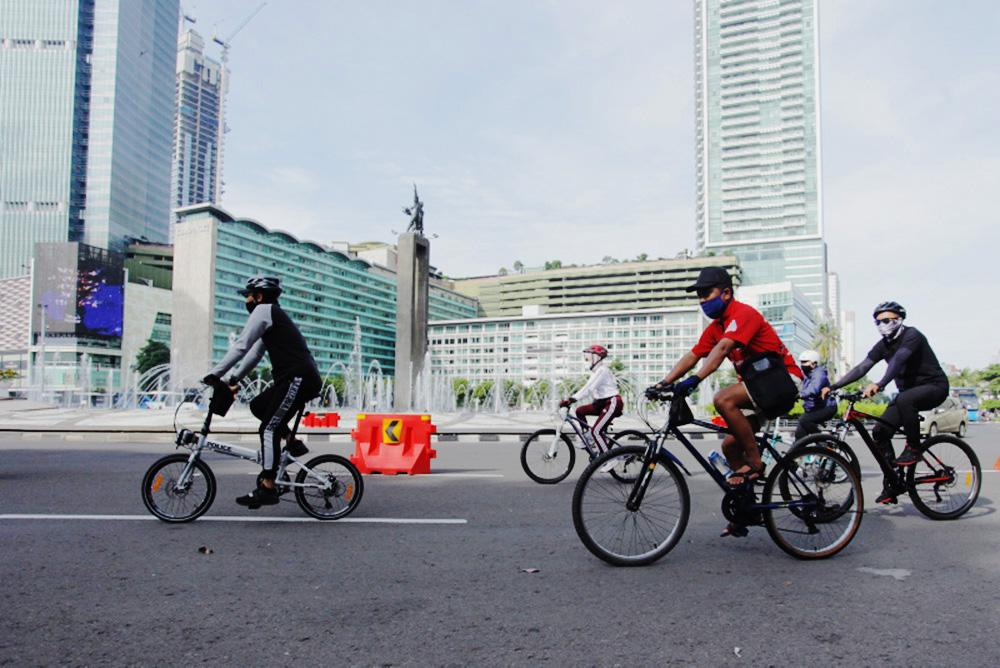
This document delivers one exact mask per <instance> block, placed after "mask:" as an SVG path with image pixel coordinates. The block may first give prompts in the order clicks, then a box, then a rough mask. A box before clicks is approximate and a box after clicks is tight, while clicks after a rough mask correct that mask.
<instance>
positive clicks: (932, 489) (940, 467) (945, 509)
mask: <svg viewBox="0 0 1000 668" xmlns="http://www.w3.org/2000/svg"><path fill="white" fill-rule="evenodd" d="M982 477H983V476H982V471H981V470H980V467H979V458H978V457H976V453H975V452H973V450H972V448H971V447H969V444H968V443H966V442H965V441H963V440H962V439H960V438H957V437H955V436H951V435H948V434H940V435H938V436H934V437H933V438H929V439H927V440H926V441H924V442H923V444H921V446H920V459H919V460H918V461H917V463H916V464H915V465H913V466H910V467H907V470H906V488H907V491H908V492H909V494H910V500H911V501H913V505H914V506H916V508H917V510H919V511H920V512H922V513H923V514H924V515H926V516H927V517H929V518H931V519H932V520H953V519H955V518H956V517H961V516H962V515H964V514H965V513H966V512H968V510H969V509H970V508H972V506H974V505H975V503H976V499H978V498H979V488H980V486H981V485H982Z"/></svg>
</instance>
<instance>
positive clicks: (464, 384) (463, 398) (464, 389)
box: [451, 378, 469, 406]
mask: <svg viewBox="0 0 1000 668" xmlns="http://www.w3.org/2000/svg"><path fill="white" fill-rule="evenodd" d="M451 389H452V391H453V392H454V393H455V404H456V405H457V406H465V404H466V402H467V401H468V399H469V381H468V380H467V379H465V378H456V379H454V380H453V381H451Z"/></svg>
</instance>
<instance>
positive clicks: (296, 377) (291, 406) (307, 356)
mask: <svg viewBox="0 0 1000 668" xmlns="http://www.w3.org/2000/svg"><path fill="white" fill-rule="evenodd" d="M240 294H241V295H243V296H244V297H245V298H246V308H247V312H249V313H250V317H249V318H248V319H247V323H246V325H245V326H244V327H243V331H242V332H241V333H240V336H239V338H238V339H236V341H235V342H234V343H233V345H232V347H231V348H230V349H229V352H227V353H226V355H225V357H223V358H222V361H220V362H219V363H218V364H217V365H216V366H215V368H214V369H212V370H211V371H210V372H209V373H208V375H207V376H205V378H204V379H203V382H205V383H206V384H207V385H211V386H213V387H216V388H219V389H222V388H224V387H225V386H228V387H229V390H230V391H231V392H232V393H233V394H236V391H237V390H238V389H239V382H240V380H242V379H243V377H244V376H246V375H247V374H248V373H250V371H251V370H252V369H253V368H254V367H255V366H257V363H258V362H260V360H261V358H262V357H263V356H264V352H265V351H266V352H267V356H268V357H269V358H270V360H271V368H272V373H273V376H274V382H273V383H272V384H271V385H270V387H268V388H267V389H266V390H264V391H263V392H261V393H260V394H259V395H257V396H256V397H254V398H253V399H252V400H251V401H250V412H251V413H253V414H254V416H256V417H257V418H258V419H259V420H260V430H259V433H260V448H261V466H262V468H263V471H262V472H261V476H260V482H259V484H258V486H257V488H256V489H254V490H253V491H251V492H250V493H249V494H246V495H245V496H241V497H239V498H237V499H236V503H238V504H240V505H243V506H247V507H248V508H251V509H254V510H255V509H257V508H260V507H261V506H262V505H263V506H270V505H274V504H276V503H278V501H279V500H280V499H279V498H278V491H277V490H276V489H275V486H274V479H275V477H276V476H277V473H278V464H279V462H280V454H281V439H283V438H287V436H288V435H289V434H290V433H291V430H290V429H289V428H288V421H289V420H290V419H291V417H292V416H293V415H295V414H296V413H297V412H298V411H299V409H301V408H302V407H303V406H305V404H306V402H308V401H310V400H312V399H315V398H316V397H318V396H319V393H320V390H321V389H322V387H323V381H322V379H321V378H320V375H319V371H318V370H317V369H316V362H315V360H313V356H312V353H311V352H309V346H307V345H306V341H305V339H304V338H303V337H302V333H301V332H299V328H298V327H296V326H295V323H294V322H292V319H291V318H289V317H288V314H286V313H285V311H284V310H282V308H281V306H280V305H279V304H278V296H279V295H280V294H281V281H280V279H278V278H276V277H274V276H254V277H252V278H249V279H247V282H246V288H245V289H244V290H240ZM237 363H238V364H237ZM234 365H235V366H236V368H235V370H234V371H233V372H232V373H231V374H230V375H229V377H228V378H226V380H225V381H222V380H221V378H222V376H223V375H224V374H225V373H226V372H227V371H229V370H230V369H231V368H233V366H234ZM223 383H224V385H223ZM287 448H288V451H289V452H290V453H291V454H293V455H295V456H301V455H303V454H305V452H307V450H306V448H305V445H304V444H302V443H301V442H299V441H296V442H295V443H289V444H288V446H287Z"/></svg>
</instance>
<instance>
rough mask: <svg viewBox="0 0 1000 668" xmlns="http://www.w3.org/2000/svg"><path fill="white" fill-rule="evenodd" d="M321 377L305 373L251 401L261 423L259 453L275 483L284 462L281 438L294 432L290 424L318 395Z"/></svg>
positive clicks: (267, 472) (266, 473)
mask: <svg viewBox="0 0 1000 668" xmlns="http://www.w3.org/2000/svg"><path fill="white" fill-rule="evenodd" d="M321 388H322V380H321V379H320V377H319V375H318V374H303V375H299V376H293V377H291V378H288V379H285V380H282V381H280V382H275V383H273V384H272V385H271V386H270V387H269V388H267V389H266V390H264V391H263V392H261V393H260V394H258V395H257V396H256V397H254V398H253V399H252V400H251V401H250V412H251V413H253V414H254V416H255V417H256V418H257V419H259V420H260V430H259V432H258V433H260V454H261V458H260V461H261V468H263V469H264V473H263V475H264V477H265V478H270V479H271V480H274V478H275V477H276V476H277V474H278V462H279V461H280V459H281V439H282V438H284V437H285V436H287V435H288V434H289V433H290V432H291V429H289V428H288V422H289V420H291V419H292V416H294V415H295V414H296V413H297V412H298V411H299V410H300V409H301V408H302V407H303V406H305V405H306V402H308V401H311V400H313V399H315V398H316V397H318V396H319V392H320V389H321Z"/></svg>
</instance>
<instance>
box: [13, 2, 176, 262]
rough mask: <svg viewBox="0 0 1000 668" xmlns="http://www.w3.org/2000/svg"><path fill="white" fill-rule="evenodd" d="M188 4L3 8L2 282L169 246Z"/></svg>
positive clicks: (15, 5) (28, 4)
mask: <svg viewBox="0 0 1000 668" xmlns="http://www.w3.org/2000/svg"><path fill="white" fill-rule="evenodd" d="M178 8H179V5H178V0H3V2H0V277H5V276H15V275H24V274H26V273H27V271H28V270H27V267H28V265H29V263H30V259H31V257H32V252H33V249H34V245H35V243H37V242H59V241H83V242H85V243H87V244H90V245H93V246H98V247H102V248H109V249H113V250H121V247H122V245H123V244H122V242H123V240H124V238H125V237H126V236H132V237H146V238H148V239H149V240H151V241H166V240H167V233H168V230H169V223H170V199H169V187H170V145H171V135H172V126H173V115H174V103H173V99H174V62H175V59H176V42H177V14H178Z"/></svg>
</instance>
